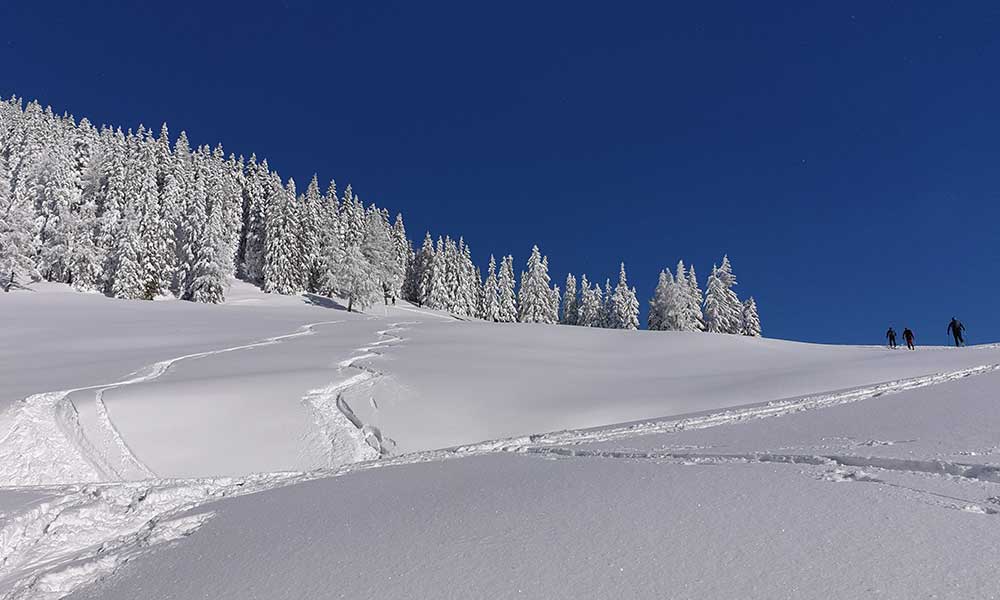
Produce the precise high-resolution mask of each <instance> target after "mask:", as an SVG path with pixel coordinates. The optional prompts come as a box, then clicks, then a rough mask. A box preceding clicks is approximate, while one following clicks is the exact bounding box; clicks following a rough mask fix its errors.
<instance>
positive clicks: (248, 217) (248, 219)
mask: <svg viewBox="0 0 1000 600" xmlns="http://www.w3.org/2000/svg"><path fill="white" fill-rule="evenodd" d="M270 184H271V182H270V176H269V173H268V166H267V161H266V160H265V161H263V162H262V163H261V164H259V165H258V164H257V155H256V154H252V155H250V161H249V162H248V163H247V167H246V177H245V178H244V182H243V249H242V256H241V260H240V266H239V272H240V276H241V277H243V278H244V279H246V280H247V281H250V282H252V283H263V281H264V253H265V247H266V241H265V240H266V238H267V214H268V210H267V209H268V191H269V190H270V187H269V186H270Z"/></svg>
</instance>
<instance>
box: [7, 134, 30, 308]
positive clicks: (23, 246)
mask: <svg viewBox="0 0 1000 600" xmlns="http://www.w3.org/2000/svg"><path fill="white" fill-rule="evenodd" d="M10 179H11V178H10V168H9V167H8V166H7V161H6V160H5V159H4V156H3V154H2V153H0V284H2V285H3V288H4V291H5V292H7V291H10V289H11V287H12V286H14V285H16V284H17V281H18V279H19V278H20V279H33V278H36V277H38V272H37V270H36V269H35V246H34V239H35V232H34V227H35V225H34V218H33V217H34V215H33V214H32V212H33V211H32V210H31V204H30V203H29V200H28V199H27V197H18V195H17V194H15V193H14V192H13V190H12V188H11V184H10Z"/></svg>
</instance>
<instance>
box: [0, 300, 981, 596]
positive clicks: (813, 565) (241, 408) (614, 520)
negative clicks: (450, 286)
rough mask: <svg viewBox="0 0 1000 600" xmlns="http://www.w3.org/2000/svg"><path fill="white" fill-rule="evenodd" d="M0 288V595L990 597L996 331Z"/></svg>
mask: <svg viewBox="0 0 1000 600" xmlns="http://www.w3.org/2000/svg"><path fill="white" fill-rule="evenodd" d="M57 291H59V289H58V288H56V287H53V286H36V291H34V292H18V293H12V294H5V295H0V326H2V327H5V328H6V330H7V331H9V332H12V334H13V338H12V339H16V340H17V342H18V343H17V344H16V346H17V348H16V349H15V348H8V347H6V346H5V347H4V348H0V377H2V379H0V381H3V385H2V386H0V401H2V402H4V406H6V407H7V409H6V411H5V412H4V413H3V414H2V415H0V436H2V437H0V440H2V441H0V455H2V456H0V597H2V598H61V597H72V598H102V599H112V600H113V599H116V598H123V599H124V598H130V599H131V598H151V599H155V598H194V597H207V598H234V599H235V598H241V599H242V598H268V599H282V598H307V597H308V598H326V597H330V598H336V597H343V598H359V597H379V598H413V597H433V598H470V597H494V598H608V597H629V598H663V597H671V598H737V597H738V598H817V599H818V598H857V597H872V598H911V597H928V596H931V597H938V598H971V597H979V598H990V597H998V596H1000V586H997V584H996V581H995V568H994V565H993V562H994V561H993V560H992V557H993V556H995V555H996V553H997V551H998V549H1000V548H998V546H1000V541H998V540H1000V537H998V536H997V535H996V534H995V533H996V532H995V531H994V529H995V528H996V527H997V521H996V520H995V519H994V517H996V516H997V515H998V514H1000V458H998V454H1000V442H998V441H997V439H996V435H995V432H996V431H997V428H998V426H1000V407H998V406H997V404H996V402H995V398H996V393H997V390H998V389H1000V373H998V372H997V371H1000V348H998V347H994V346H978V347H970V348H965V349H951V348H918V350H917V351H915V352H909V351H906V350H897V351H889V350H886V349H884V348H879V347H841V346H822V345H813V344H799V343H792V342H783V341H778V340H769V339H761V338H746V337H742V336H728V335H715V334H703V333H682V332H641V331H640V332H636V331H620V330H619V331H615V330H600V329H592V328H583V327H567V326H542V325H519V324H492V323H482V322H475V321H459V320H455V319H452V318H450V317H448V316H447V315H444V314H442V313H438V312H434V311H427V310H423V309H420V308H417V307H413V306H409V305H405V304H403V303H400V304H399V305H398V306H397V307H382V306H375V307H372V309H371V310H369V311H368V314H357V313H348V312H346V311H344V310H343V309H342V306H341V304H340V301H338V300H335V299H323V298H319V297H312V298H311V299H307V298H306V297H279V296H273V295H265V294H261V293H259V292H257V291H256V290H254V289H252V288H250V287H249V286H246V287H244V286H240V285H236V286H235V287H234V288H233V289H231V290H230V291H229V293H227V304H226V305H221V306H212V305H194V304H191V303H184V302H169V301H168V302H155V303H151V302H136V301H118V300H110V299H107V298H103V297H100V296H96V295H84V294H63V293H56V292H57Z"/></svg>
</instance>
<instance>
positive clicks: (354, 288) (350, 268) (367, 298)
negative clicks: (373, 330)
mask: <svg viewBox="0 0 1000 600" xmlns="http://www.w3.org/2000/svg"><path fill="white" fill-rule="evenodd" d="M329 284H330V290H331V291H332V292H333V293H334V294H335V295H337V296H339V297H341V298H343V299H345V300H347V311H348V312H351V311H353V310H354V309H355V308H358V309H360V310H364V309H366V308H368V307H369V306H371V305H372V304H373V303H374V302H375V301H376V299H377V297H378V295H379V294H380V287H379V283H378V280H377V278H376V276H375V274H374V273H373V269H372V266H371V264H370V263H369V262H368V259H367V258H365V255H364V253H363V252H362V249H361V246H360V245H356V244H347V245H345V246H343V247H341V248H340V249H339V250H338V251H337V253H336V256H335V260H334V263H333V264H332V265H331V268H330V281H329Z"/></svg>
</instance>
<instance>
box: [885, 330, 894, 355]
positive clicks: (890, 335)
mask: <svg viewBox="0 0 1000 600" xmlns="http://www.w3.org/2000/svg"><path fill="white" fill-rule="evenodd" d="M885 337H886V338H888V339H889V347H890V348H892V349H894V350H895V349H896V330H895V329H893V328H892V327H890V328H889V331H886V332H885Z"/></svg>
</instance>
